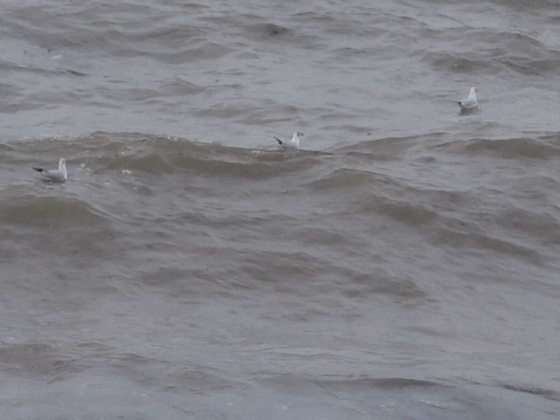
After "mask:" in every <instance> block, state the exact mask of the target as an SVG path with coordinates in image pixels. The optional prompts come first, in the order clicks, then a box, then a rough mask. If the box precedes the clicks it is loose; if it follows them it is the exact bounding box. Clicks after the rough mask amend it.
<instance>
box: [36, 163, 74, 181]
mask: <svg viewBox="0 0 560 420" xmlns="http://www.w3.org/2000/svg"><path fill="white" fill-rule="evenodd" d="M32 168H33V169H35V170H36V171H37V172H41V173H42V174H43V175H45V179H48V180H51V181H55V182H63V181H66V179H67V178H68V172H67V171H66V159H64V158H60V160H59V161H58V169H43V168H36V167H34V166H33V167H32Z"/></svg>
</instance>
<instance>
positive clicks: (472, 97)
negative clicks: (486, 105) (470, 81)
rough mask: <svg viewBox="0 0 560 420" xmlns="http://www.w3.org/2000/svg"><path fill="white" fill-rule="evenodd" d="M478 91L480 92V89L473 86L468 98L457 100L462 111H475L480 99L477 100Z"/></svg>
mask: <svg viewBox="0 0 560 420" xmlns="http://www.w3.org/2000/svg"><path fill="white" fill-rule="evenodd" d="M476 92H478V89H477V88H475V87H472V88H471V91H470V92H469V97H468V98H467V99H463V100H462V101H457V104H459V107H460V108H461V111H462V112H463V111H474V110H475V109H478V101H477V100H476Z"/></svg>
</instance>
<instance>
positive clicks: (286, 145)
mask: <svg viewBox="0 0 560 420" xmlns="http://www.w3.org/2000/svg"><path fill="white" fill-rule="evenodd" d="M300 136H303V133H300V132H299V131H297V130H296V131H295V132H294V135H293V136H292V139H291V140H290V141H283V140H280V139H279V138H278V137H274V138H275V139H276V141H277V142H278V144H279V145H280V147H281V148H282V149H284V150H297V149H299V138H300Z"/></svg>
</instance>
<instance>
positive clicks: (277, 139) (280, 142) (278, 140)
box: [274, 137, 284, 145]
mask: <svg viewBox="0 0 560 420" xmlns="http://www.w3.org/2000/svg"><path fill="white" fill-rule="evenodd" d="M274 138H275V139H276V141H277V142H278V144H280V145H282V144H284V142H283V141H282V140H280V139H279V138H278V137H274Z"/></svg>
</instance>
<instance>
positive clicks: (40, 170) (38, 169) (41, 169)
mask: <svg viewBox="0 0 560 420" xmlns="http://www.w3.org/2000/svg"><path fill="white" fill-rule="evenodd" d="M32 168H33V169H35V170H36V171H37V172H45V170H44V169H43V168H36V167H35V166H32Z"/></svg>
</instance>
